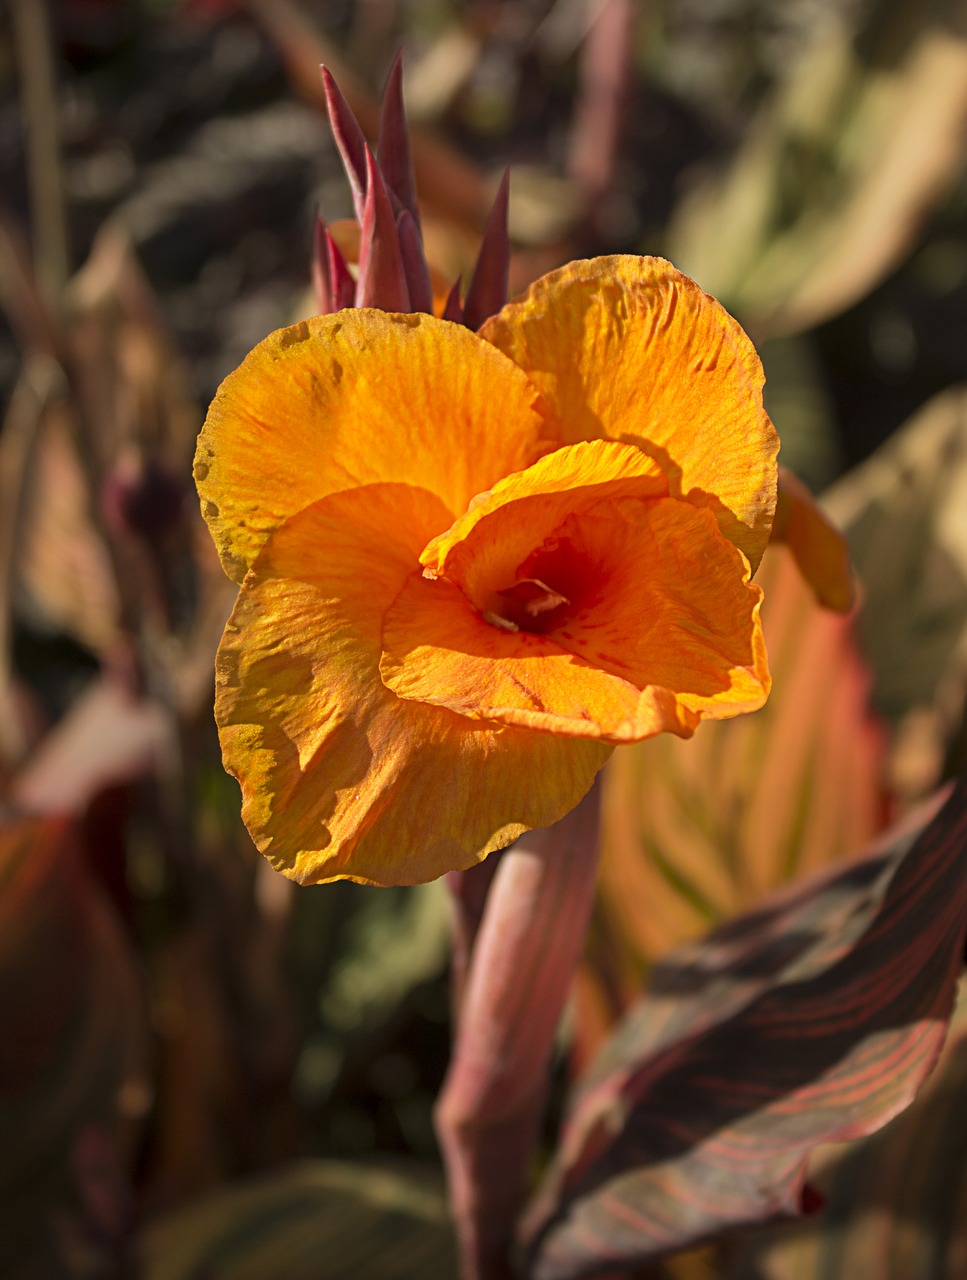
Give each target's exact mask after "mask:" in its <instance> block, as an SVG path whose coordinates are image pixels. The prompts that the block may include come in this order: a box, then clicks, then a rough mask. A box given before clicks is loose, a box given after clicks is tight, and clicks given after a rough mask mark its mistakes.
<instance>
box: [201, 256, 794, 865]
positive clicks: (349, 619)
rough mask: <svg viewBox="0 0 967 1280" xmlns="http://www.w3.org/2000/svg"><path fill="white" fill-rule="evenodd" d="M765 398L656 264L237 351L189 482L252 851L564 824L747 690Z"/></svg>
mask: <svg viewBox="0 0 967 1280" xmlns="http://www.w3.org/2000/svg"><path fill="white" fill-rule="evenodd" d="M762 383H763V375H762V369H761V365H760V363H759V360H758V357H757V356H756V354H755V351H754V350H753V347H752V345H751V343H750V342H749V339H748V338H747V337H746V335H745V334H744V333H743V332H742V330H741V329H740V327H739V326H738V325H737V324H736V322H735V321H734V320H733V319H732V318H731V317H730V316H729V315H728V314H727V313H726V312H725V311H724V310H723V309H722V308H721V307H720V306H719V305H718V303H716V302H715V301H714V300H713V299H711V298H709V297H708V296H706V295H705V294H704V293H702V291H701V290H700V289H699V288H698V286H697V285H696V284H694V283H693V282H692V281H691V280H689V279H688V278H687V277H685V276H683V275H682V274H681V273H680V272H678V271H676V270H675V269H674V268H673V267H671V266H670V265H669V264H668V263H666V262H663V261H662V260H660V259H655V258H634V257H610V258H598V259H593V260H590V261H585V262H575V263H571V264H570V265H569V266H567V267H565V268H563V269H561V270H560V271H556V272H553V273H552V274H550V275H548V276H545V277H544V278H543V279H541V280H539V281H537V282H536V283H535V284H534V285H533V286H531V288H530V290H529V291H528V292H527V293H526V294H524V295H523V296H522V297H521V298H519V299H518V300H516V301H514V302H511V303H509V304H508V305H507V306H505V307H504V308H503V309H502V310H501V311H499V312H498V313H497V314H496V315H494V316H492V317H491V318H490V319H489V320H488V321H486V322H485V323H484V325H483V326H482V328H481V329H480V331H479V332H477V333H474V332H472V331H471V330H470V329H469V328H466V327H463V326H461V325H457V324H453V323H450V322H448V321H445V320H440V319H436V318H434V317H433V316H431V315H427V314H419V315H416V314H413V315H409V314H406V315H404V314H390V313H386V312H383V311H378V310H371V309H366V308H358V309H348V310H344V311H340V312H337V313H336V314H333V315H326V316H318V317H316V318H314V319H312V320H309V321H307V322H304V323H302V324H298V325H295V326H293V327H291V328H289V329H283V330H280V331H279V332H277V333H274V334H272V335H271V336H270V337H268V338H267V339H266V340H265V341H264V342H262V343H261V344H260V345H259V346H258V347H256V348H255V350H254V351H252V352H251V353H250V354H249V356H248V357H247V358H246V359H245V361H244V362H243V363H242V365H241V366H240V368H239V369H237V370H236V371H235V372H234V373H233V374H231V375H230V376H229V377H228V378H227V379H226V380H225V382H224V383H223V384H222V387H221V388H220V390H219V392H218V395H217V396H216V399H215V401H214V403H213V405H212V407H211V410H210V411H209V415H208V419H207V421H206V424H205V427H204V429H203V431H202V434H201V438H200V440H199V445H198V452H197V456H196V463H195V475H196V480H197V483H198V488H199V492H200V495H201V500H202V510H203V513H204V515H205V518H206V519H207V521H208V524H209V527H210V528H211V531H212V534H213V536H214V538H215V541H216V544H217V546H218V549H219V553H220V555H221V557H222V561H223V564H224V566H225V568H226V571H227V572H228V573H229V574H231V575H232V576H233V577H234V578H235V579H236V580H237V581H238V583H239V585H240V591H239V597H238V602H237V604H236V607H235V611H234V613H233V615H232V617H231V619H230V621H229V623H228V626H227V628H226V631H225V635H224V638H223V640H222V644H221V647H220V650H219V655H218V663H217V693H216V718H217V720H218V725H219V731H220V735H221V742H222V749H223V754H224V759H225V764H226V767H227V768H228V769H229V771H230V772H232V773H233V774H234V775H235V776H236V777H237V778H238V780H239V782H240V784H241V787H242V795H243V817H244V819H245V822H246V824H247V825H248V828H249V830H250V831H251V833H252V835H253V837H254V839H255V841H256V843H257V845H258V846H259V848H260V849H261V850H262V851H263V853H265V855H266V856H267V857H268V858H269V859H270V860H271V861H272V863H273V864H274V865H275V866H276V867H277V868H278V869H279V870H280V871H283V872H284V873H285V874H286V875H289V876H291V877H293V878H295V879H297V880H299V881H302V882H306V883H311V882H315V881H320V880H331V879H337V878H343V877H348V878H351V879H355V880H360V881H364V882H370V883H378V884H396V883H413V882H417V881H422V880H428V879H431V878H434V877H436V876H439V875H441V874H443V873H444V872H446V871H449V870H456V869H463V868H466V867H468V866H471V865H473V863H475V862H477V861H479V860H480V859H481V858H483V857H485V856H486V855H487V854H488V853H490V852H492V851H493V850H495V849H498V848H501V847H503V846H505V845H506V844H508V843H509V842H510V841H512V840H514V839H515V838H516V837H517V836H518V835H520V834H521V833H522V832H523V831H525V830H527V829H528V828H530V827H534V826H543V825H547V824H548V823H551V822H553V821H555V820H556V819H557V818H559V817H561V816H563V814H564V813H566V812H567V811H568V810H569V809H571V808H572V807H573V806H574V805H575V804H576V803H577V802H578V800H579V799H580V798H581V796H582V795H583V794H584V793H585V792H586V791H587V789H588V787H589V786H590V784H591V782H592V780H593V779H594V776H595V774H596V773H597V772H598V770H599V769H600V768H601V766H602V765H603V764H604V762H605V761H606V760H607V758H608V756H609V754H610V753H611V752H612V751H613V750H614V748H615V747H616V746H617V745H620V744H621V743H627V742H635V741H638V740H640V739H642V738H646V737H649V736H651V735H653V734H656V733H660V732H663V731H670V732H672V733H676V734H679V735H681V736H683V737H687V736H688V735H690V734H691V733H692V732H693V731H694V730H695V728H696V727H697V725H698V724H699V723H700V721H701V720H702V719H703V718H715V719H720V718H723V717H726V716H733V715H737V714H739V713H741V712H745V711H751V710H754V709H755V708H757V707H759V706H761V704H762V703H763V702H764V700H765V698H766V696H767V694H768V690H769V674H768V668H767V663H766V655H765V649H764V645H763V641H762V632H761V627H760V623H759V602H760V597H761V592H760V590H759V588H758V587H757V586H756V585H755V584H754V583H753V582H752V581H751V575H752V573H753V572H754V570H755V567H756V566H757V564H758V562H759V558H760V557H761V555H762V551H763V548H764V547H765V544H766V542H767V541H768V538H769V531H770V528H771V525H772V520H773V514H774V510H775V502H776V454H777V450H778V440H777V437H776V434H775V431H774V429H773V427H772V424H771V423H770V421H769V419H768V417H767V415H766V413H765V411H764V410H763V407H762Z"/></svg>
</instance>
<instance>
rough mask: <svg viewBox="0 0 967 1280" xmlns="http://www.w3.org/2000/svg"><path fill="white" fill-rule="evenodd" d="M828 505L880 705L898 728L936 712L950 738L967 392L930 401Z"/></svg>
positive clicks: (965, 544)
mask: <svg viewBox="0 0 967 1280" xmlns="http://www.w3.org/2000/svg"><path fill="white" fill-rule="evenodd" d="M828 506H829V510H830V512H831V514H832V516H833V518H834V519H835V520H836V522H837V524H838V525H839V527H840V528H841V529H843V531H844V533H845V535H846V539H847V542H848V543H849V549H850V554H851V556H852V559H853V562H854V564H855V565H856V568H857V572H858V573H859V576H860V579H861V581H862V584H863V593H864V608H863V613H862V615H861V618H860V638H861V640H862V643H863V647H864V650H865V653H866V655H867V656H868V659H869V662H870V665H871V667H872V671H873V675H874V681H875V683H874V694H875V698H876V702H877V704H878V706H879V707H880V708H881V710H882V711H883V712H884V713H885V714H886V715H887V716H889V717H890V719H891V720H893V721H899V720H900V719H901V718H902V717H903V716H904V715H905V714H906V713H908V712H909V711H910V710H911V709H913V708H917V707H924V708H926V707H934V708H936V711H937V713H938V715H939V716H940V717H941V718H942V720H943V721H944V722H945V728H946V731H947V732H948V733H950V732H952V731H953V730H955V729H956V727H957V726H958V725H959V721H960V716H961V713H962V709H963V694H964V689H963V684H964V675H965V672H967V648H965V641H967V519H965V513H967V390H965V388H963V387H957V388H953V389H951V390H949V391H945V392H943V393H942V394H941V395H938V396H936V397H934V399H932V400H931V401H929V403H928V404H926V405H925V406H924V407H923V408H922V409H921V410H920V411H919V412H918V413H917V414H916V415H915V416H914V417H913V418H912V419H911V420H910V422H909V423H908V424H907V425H906V426H905V427H903V428H902V430H901V431H899V432H898V433H897V434H896V435H895V436H894V437H893V438H892V439H891V440H890V441H889V442H888V443H887V444H885V445H884V446H883V447H882V448H881V449H880V450H878V452H877V453H875V454H874V455H873V457H872V458H870V459H869V460H868V461H867V462H865V463H864V464H863V465H862V466H860V467H858V468H857V469H856V470H855V471H853V472H851V473H850V474H849V475H848V476H846V477H845V478H844V479H843V480H841V481H840V482H839V483H838V484H837V485H836V486H835V487H834V488H833V489H832V490H831V492H830V493H829V495H828ZM900 602H902V605H901V604H900Z"/></svg>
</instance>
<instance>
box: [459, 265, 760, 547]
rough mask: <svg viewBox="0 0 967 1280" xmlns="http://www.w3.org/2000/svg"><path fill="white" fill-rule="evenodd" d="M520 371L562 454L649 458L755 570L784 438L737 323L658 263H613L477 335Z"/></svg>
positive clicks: (545, 291)
mask: <svg viewBox="0 0 967 1280" xmlns="http://www.w3.org/2000/svg"><path fill="white" fill-rule="evenodd" d="M480 333H481V336H482V337H484V338H486V339H487V340H488V341H489V342H492V343H494V345H495V346H497V347H499V348H500V349H501V350H502V351H504V352H506V353H507V355H509V356H510V358H511V359H512V360H513V361H514V363H515V364H517V365H518V366H519V367H520V368H521V369H523V370H524V371H525V373H527V375H528V376H529V377H530V379H531V380H532V381H533V383H534V384H535V386H536V387H537V388H538V389H539V390H540V392H541V394H542V395H543V397H544V398H545V400H546V401H547V402H548V404H549V405H550V407H551V409H552V411H553V412H554V414H555V416H556V418H557V420H558V421H559V422H560V424H561V427H562V438H561V443H562V444H573V443H574V442H576V441H578V440H592V439H596V438H600V437H605V438H611V439H616V440H626V441H630V442H631V443H633V444H636V445H638V446H639V448H641V449H643V450H644V451H645V452H646V453H649V454H651V455H652V456H653V457H654V458H656V459H657V461H658V462H659V463H660V464H661V467H662V470H663V471H664V472H665V474H666V475H667V476H668V480H669V484H670V486H671V493H672V495H673V496H675V497H683V498H686V499H687V500H688V501H689V502H691V503H692V504H694V505H698V506H705V507H708V508H709V510H711V511H712V512H713V513H714V514H715V517H716V519H717V521H718V523H719V527H720V528H721V530H722V532H723V533H724V534H725V536H726V537H727V538H728V539H729V541H731V542H733V543H734V544H735V546H737V547H738V548H739V549H740V550H741V551H743V552H744V553H745V555H746V556H747V557H748V559H749V561H750V562H751V564H752V567H753V569H754V568H755V567H756V566H757V565H758V563H759V560H760V558H761V556H762V552H763V550H764V549H765V545H766V543H767V541H768V538H769V530H770V527H771V525H772V518H773V513H774V511H775V502H776V455H777V453H778V449H779V440H778V437H777V436H776V433H775V430H774V428H773V426H772V423H771V422H770V421H769V418H768V416H767V415H766V413H765V410H764V409H763V407H762V384H763V380H764V378H763V373H762V366H761V364H760V362H759V358H758V356H757V355H756V353H755V350H754V348H753V346H752V343H751V342H750V341H749V339H748V338H747V337H746V335H745V333H744V332H743V331H742V329H741V328H740V326H739V325H738V324H737V323H736V321H735V320H733V319H732V317H731V316H730V315H729V314H728V312H726V311H725V310H724V308H723V307H721V306H720V305H719V303H717V302H716V301H715V300H714V299H713V298H710V297H708V295H707V294H705V293H703V292H702V290H701V289H700V288H699V287H698V285H697V284H695V282H694V281H692V280H689V279H688V277H687V276H684V275H682V274H681V272H679V271H676V270H675V268H674V267H672V266H671V265H670V264H669V263H667V262H664V261H663V260H662V259H660V258H637V257H622V256H616V257H608V258H594V259H591V260H589V261H585V262H572V263H570V264H569V265H568V266H566V267H563V268H561V270H559V271H554V272H552V273H551V274H550V275H547V276H544V277H543V278H542V279H540V280H538V281H537V282H536V283H535V284H533V285H532V286H531V287H530V289H529V290H528V291H527V293H525V294H524V295H523V296H522V297H521V298H519V299H518V300H516V301H514V302H510V303H508V305H507V306H506V307H504V308H503V309H502V310H501V311H500V312H498V314H497V315H495V316H493V317H492V318H491V319H490V320H488V321H487V322H486V323H485V324H484V325H483V326H482V328H481V330H480Z"/></svg>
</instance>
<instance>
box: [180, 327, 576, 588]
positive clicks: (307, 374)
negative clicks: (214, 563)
mask: <svg viewBox="0 0 967 1280" xmlns="http://www.w3.org/2000/svg"><path fill="white" fill-rule="evenodd" d="M545 415H546V409H545V407H544V406H543V405H542V403H541V401H540V397H539V396H538V395H537V393H536V391H535V390H534V388H533V386H532V385H531V384H530V382H529V381H528V380H527V378H526V377H525V375H524V374H523V373H521V371H520V370H519V369H517V368H516V367H515V366H514V365H513V364H512V363H511V362H510V361H509V360H508V359H507V358H506V357H505V356H503V355H501V353H500V352H499V351H497V350H496V349H495V348H494V347H493V346H492V345H491V344H489V343H486V342H484V341H483V340H482V339H481V338H479V337H478V336H477V335H476V334H474V333H471V332H470V331H469V330H468V329H465V328H463V327H462V326H460V325H453V324H449V323H447V322H445V321H442V320H437V319H435V318H434V317H432V316H428V315H391V314H387V313H386V312H382V311H373V310H365V309H351V310H346V311H340V312H338V313H337V314H336V315H332V316H316V317H314V318H313V319H311V320H307V321H305V322H304V323H302V324H297V325H293V326H292V327H291V328H288V329H280V330H279V331H278V332H276V333H273V334H271V335H270V336H269V337H268V338H266V339H265V341H264V342H261V343H259V345H258V346H257V347H256V348H255V349H254V350H253V351H251V352H250V353H249V354H248V356H246V358H245V360H244V361H243V362H242V364H241V365H240V366H239V368H238V369H236V370H235V372H234V373H232V374H230V375H229V376H228V377H227V378H226V379H225V381H224V382H223V383H222V385H221V387H220V388H219V391H218V394H217V395H216V397H215V400H214V401H213V403H212V406H211V408H210V409H209V412H208V417H207V419H206V422H205V425H204V427H203V429H202V432H201V435H200V437H199V440H198V448H197V452H196V455H195V479H196V482H197V485H198V492H199V495H200V497H201V503H202V512H203V514H204V515H205V518H206V520H207V521H208V524H209V527H210V529H211V531H212V536H213V537H214V539H215V543H216V545H217V547H218V550H219V554H220V555H221V557H222V563H223V565H224V566H225V569H226V572H227V573H229V574H230V576H232V577H234V578H235V579H236V580H237V581H241V579H242V578H243V577H244V574H245V571H246V570H247V569H248V568H249V566H251V565H252V564H253V563H254V561H255V558H256V556H257V555H258V553H259V550H260V549H261V547H262V545H263V543H264V542H265V540H266V538H268V536H269V534H270V533H271V532H272V530H273V529H275V528H277V527H278V526H279V525H280V524H281V523H282V521H283V520H286V519H288V518H289V517H290V516H292V515H294V514H295V513H296V512H298V511H301V510H303V509H304V508H306V507H308V506H310V505H311V504H312V503H313V502H317V501H319V499H321V498H324V497H326V495H327V494H330V493H336V492H339V491H341V490H344V489H351V488H356V487H358V486H361V485H368V484H375V483H382V482H387V481H391V482H401V483H405V484H415V485H419V486H421V487H423V488H425V489H428V490H430V492H432V493H434V494H436V495H437V497H439V498H440V500H441V501H442V503H443V505H444V507H445V508H446V511H447V516H446V518H445V519H444V521H443V524H442V525H441V526H440V527H441V528H446V526H447V525H448V524H449V523H450V521H451V520H452V519H453V518H454V517H455V516H456V515H459V514H460V513H461V512H462V511H463V510H465V508H466V506H467V504H468V502H469V501H470V499H471V498H472V497H473V496H474V494H477V493H480V492H481V490H484V489H487V488H489V487H490V486H491V485H493V484H495V483H496V482H497V481H498V480H499V479H500V478H501V477H502V476H505V475H507V474H508V473H510V472H512V471H518V470H520V469H521V468H523V467H527V466H529V465H530V463H532V462H533V461H534V460H535V458H537V457H538V456H539V455H540V453H542V452H544V451H546V449H547V442H546V439H545V437H547V436H548V434H554V430H555V429H554V428H549V427H548V425H547V422H546V418H545Z"/></svg>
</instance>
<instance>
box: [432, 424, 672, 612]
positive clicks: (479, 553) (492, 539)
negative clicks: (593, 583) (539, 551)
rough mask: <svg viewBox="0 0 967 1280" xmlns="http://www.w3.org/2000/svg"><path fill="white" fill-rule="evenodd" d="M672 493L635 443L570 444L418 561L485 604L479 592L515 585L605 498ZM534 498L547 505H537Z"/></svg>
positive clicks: (521, 475)
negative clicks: (552, 541) (557, 534)
mask: <svg viewBox="0 0 967 1280" xmlns="http://www.w3.org/2000/svg"><path fill="white" fill-rule="evenodd" d="M667 493H668V481H667V480H666V478H665V475H664V473H663V472H662V470H661V467H659V466H658V464H657V463H656V462H655V461H654V459H653V458H650V457H649V456H648V455H647V454H646V453H642V451H641V450H640V449H637V448H635V446H634V445H630V444H619V443H617V442H616V441H611V440H590V441H585V442H583V443H581V444H576V445H570V446H567V447H565V448H563V449H556V450H555V451H554V452H553V453H549V454H545V456H544V457H543V458H541V459H539V460H538V461H537V462H536V463H535V464H534V465H533V466H532V467H528V468H527V470H526V471H521V472H517V473H516V474H514V475H510V476H507V477H506V478H505V479H503V480H500V481H498V483H497V484H495V485H494V487H493V488H492V489H491V490H489V491H488V492H487V493H481V494H478V495H477V496H476V497H475V498H474V500H473V501H472V502H471V504H470V506H469V508H468V510H467V511H465V512H464V514H463V515H461V516H459V517H458V518H457V519H456V520H455V521H454V522H453V524H452V525H451V527H450V528H449V529H448V530H447V531H446V533H442V534H440V535H439V537H436V538H434V539H433V540H432V542H430V543H429V545H428V546H427V547H426V549H425V550H424V552H423V554H422V555H421V556H420V561H421V563H422V564H423V565H424V566H425V569H426V573H427V577H438V576H441V575H444V574H445V575H446V576H447V577H448V578H450V579H451V581H454V582H457V583H458V584H459V585H460V587H461V588H462V589H463V590H464V591H465V592H466V593H467V595H468V596H469V597H470V598H471V599H472V600H474V602H475V603H480V601H479V600H478V594H479V593H480V592H481V591H483V590H487V589H488V588H489V589H494V588H497V587H505V586H510V585H511V584H512V583H513V581H514V574H515V571H516V570H517V568H518V566H519V565H520V563H521V562H522V561H523V560H524V558H525V557H526V556H527V555H528V554H529V553H530V552H531V551H533V550H534V548H535V547H537V546H540V544H541V543H542V542H543V541H544V539H545V538H547V537H549V536H550V535H551V534H552V533H553V532H554V530H555V529H556V528H557V527H558V525H560V524H561V523H562V522H563V521H564V520H565V519H566V518H567V517H568V516H572V515H576V514H578V513H579V512H580V511H582V510H587V509H589V508H590V507H592V506H595V505H597V504H598V503H601V502H603V501H605V500H606V499H607V500H610V501H616V500H617V499H619V498H629V497H636V498H653V497H660V496H664V495H666V494H667ZM536 497H541V498H542V499H543V500H542V501H541V502H539V503H535V502H534V499H535V498H536ZM521 503H523V504H524V505H523V506H522V505H521Z"/></svg>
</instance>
